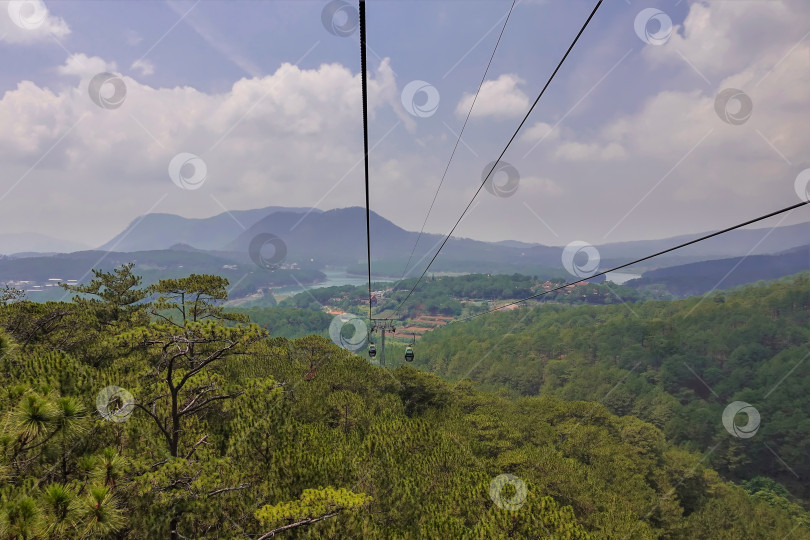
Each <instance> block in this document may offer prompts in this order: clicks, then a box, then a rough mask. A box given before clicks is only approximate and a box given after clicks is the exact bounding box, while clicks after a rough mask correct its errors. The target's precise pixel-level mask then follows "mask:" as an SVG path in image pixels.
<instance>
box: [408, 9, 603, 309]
mask: <svg viewBox="0 0 810 540" xmlns="http://www.w3.org/2000/svg"><path fill="white" fill-rule="evenodd" d="M602 1H603V0H599V1H598V2H597V3H596V6H595V7H594V8H593V11H591V14H590V15H589V16H588V18H587V20H586V21H585V24H583V25H582V28H580V29H579V32H578V33H577V35H576V37H575V38H574V41H572V42H571V45H570V46H569V47H568V50H566V51H565V54H564V55H563V57H562V59H561V60H560V62H559V63H558V64H557V67H556V68H554V71H553V72H552V73H551V76H550V77H549V78H548V81H546V84H545V86H543V89H542V90H540V93H539V94H538V96H537V99H535V100H534V103H532V106H531V107H529V111H528V112H527V113H526V116H524V117H523V120H521V121H520V124H519V125H518V127H517V129H516V130H515V132H514V133H513V134H512V137H511V138H510V139H509V142H507V143H506V146H505V147H504V149H503V151H502V152H501V155H500V156H498V159H496V160H495V161H494V162H493V163H492V168H491V169H490V170H489V173H487V175H486V177H485V178H484V180H483V182H481V185H480V186H478V189H477V190H476V192H475V195H473V197H472V199H471V200H470V203H469V204H468V205H467V207H466V208H465V209H464V211H463V212H462V213H461V216H460V217H459V218H458V221H456V224H455V225H453V228H452V229H450V232H449V233H447V236H446V237H445V239H444V241H442V243H441V245H440V246H439V249H438V250H437V251H436V253H435V254H434V255H433V258H432V259H430V262H429V263H428V265H427V266H426V267H425V270H424V271H423V272H422V275H421V276H419V279H417V280H416V283H415V284H414V286H413V288H412V289H411V290H410V292H408V294H407V295H406V296H405V299H404V300H403V301H402V302H400V304H399V305H398V306H397V307H396V309H394V315H395V314H396V313H397V311H399V310H400V308H401V307H402V306H403V304H405V302H407V301H408V298H410V297H411V295H412V294H413V292H414V291H415V290H416V287H418V286H419V283H420V282H421V281H422V278H424V277H425V274H427V271H428V270H429V269H430V267H431V265H432V264H433V262H434V261H435V260H436V257H438V256H439V253H441V251H442V248H444V246H445V244H447V241H448V240H450V237H451V236H452V235H453V232H455V230H456V227H458V224H459V223H461V220H462V219H464V216H465V215H466V214H467V211H468V210H469V209H470V207H471V206H472V204H473V202H474V201H475V198H476V197H477V196H478V194H479V193H480V192H481V189H483V187H484V185H485V184H486V183H487V181H488V180H489V177H490V176H492V173H493V171H495V168H496V167H497V166H498V163H500V161H501V158H503V155H504V154H505V153H506V151H507V150H508V149H509V146H510V145H511V144H512V142H513V141H514V140H515V138H516V137H517V134H518V132H520V129H521V128H522V127H523V124H525V123H526V121H527V120H528V119H529V115H530V114H531V113H532V111H533V110H534V108H535V106H536V105H537V103H538V102H539V101H540V98H541V97H543V94H544V93H545V92H546V89H547V88H548V87H549V85H550V84H551V81H553V80H554V77H555V76H556V75H557V72H558V71H559V70H560V68H561V67H562V65H563V63H565V60H566V59H567V58H568V55H569V54H570V53H571V50H573V48H574V46H575V45H576V44H577V42H578V41H579V38H580V36H582V34H583V32H585V29H586V28H587V27H588V24H590V22H591V20H592V19H593V17H594V15H596V11H597V10H598V9H599V6H601V5H602Z"/></svg>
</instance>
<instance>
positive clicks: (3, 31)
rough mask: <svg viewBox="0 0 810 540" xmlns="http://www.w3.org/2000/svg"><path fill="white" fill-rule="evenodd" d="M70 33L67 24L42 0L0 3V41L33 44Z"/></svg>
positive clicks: (18, 0)
mask: <svg viewBox="0 0 810 540" xmlns="http://www.w3.org/2000/svg"><path fill="white" fill-rule="evenodd" d="M69 33H70V28H69V27H68V25H67V23H66V22H65V21H64V20H62V19H61V18H59V17H54V16H53V15H51V14H50V12H49V11H48V8H47V7H46V6H45V4H44V3H43V2H42V1H41V0H15V1H9V2H0V41H5V42H6V43H20V44H31V43H37V42H42V41H51V40H52V39H53V37H56V38H62V37H64V36H66V35H68V34H69Z"/></svg>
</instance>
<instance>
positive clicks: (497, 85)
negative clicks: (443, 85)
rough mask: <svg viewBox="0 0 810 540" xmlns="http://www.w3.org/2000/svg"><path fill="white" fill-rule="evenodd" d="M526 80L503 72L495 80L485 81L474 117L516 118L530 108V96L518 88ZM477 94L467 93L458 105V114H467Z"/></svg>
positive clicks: (476, 103)
mask: <svg viewBox="0 0 810 540" xmlns="http://www.w3.org/2000/svg"><path fill="white" fill-rule="evenodd" d="M523 82H524V81H523V80H522V79H521V78H519V77H518V76H517V75H513V74H509V73H506V74H503V75H501V76H500V77H498V78H497V79H495V80H494V81H484V84H483V85H482V86H481V92H480V93H479V94H478V99H476V100H475V108H474V109H473V112H472V118H483V117H487V116H490V117H493V118H496V119H505V118H514V117H516V116H520V115H522V114H525V113H526V111H527V110H529V97H528V96H527V95H526V94H525V93H523V91H522V90H521V89H520V88H518V85H519V84H522V83H523ZM474 98H475V94H474V93H473V94H467V93H465V94H464V95H463V96H462V97H461V100H460V101H459V102H458V105H457V106H456V115H458V116H459V117H460V118H464V117H465V116H467V112H468V111H469V110H470V106H471V105H472V103H473V99H474Z"/></svg>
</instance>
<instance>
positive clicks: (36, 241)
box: [0, 206, 810, 294]
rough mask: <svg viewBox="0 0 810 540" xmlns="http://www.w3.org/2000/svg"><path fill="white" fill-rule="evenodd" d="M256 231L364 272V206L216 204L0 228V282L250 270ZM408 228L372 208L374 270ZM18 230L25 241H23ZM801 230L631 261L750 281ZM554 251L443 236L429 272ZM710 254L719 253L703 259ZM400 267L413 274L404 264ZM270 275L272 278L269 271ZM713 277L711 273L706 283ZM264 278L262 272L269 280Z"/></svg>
mask: <svg viewBox="0 0 810 540" xmlns="http://www.w3.org/2000/svg"><path fill="white" fill-rule="evenodd" d="M261 233H271V234H274V235H276V236H277V237H279V238H281V239H282V241H283V242H284V244H285V247H286V252H287V253H286V258H285V260H284V263H286V264H287V265H296V267H297V268H301V269H304V270H306V271H309V272H312V271H317V270H323V269H325V268H346V267H349V268H351V269H353V270H355V271H357V272H358V273H363V272H365V261H366V215H365V209H364V208H360V207H350V208H341V209H335V210H329V211H321V210H318V209H313V208H286V207H279V206H271V207H266V208H260V209H255V210H241V211H232V212H224V213H222V214H219V215H216V216H213V217H209V218H184V217H181V216H177V215H173V214H147V215H144V216H141V217H139V218H138V219H136V220H134V221H133V222H132V223H131V224H130V225H129V226H128V227H127V228H126V229H124V230H123V231H121V232H120V233H118V234H117V235H115V236H114V237H113V238H112V239H111V240H110V241H108V242H106V243H105V244H104V245H102V246H100V247H99V248H98V249H97V250H86V249H85V250H81V248H82V246H80V245H78V244H76V243H62V244H60V243H59V241H57V240H55V239H53V238H49V237H46V236H43V235H8V234H7V235H0V250H5V252H6V253H15V252H16V253H15V254H13V255H10V256H0V263H2V264H0V283H3V282H7V281H24V280H30V281H35V282H38V281H42V280H47V279H50V278H52V277H54V276H56V277H60V278H65V279H78V280H81V279H82V277H83V276H84V277H86V275H87V274H88V272H89V269H90V268H96V267H102V268H104V269H105V270H109V269H111V268H112V267H114V266H116V265H118V264H121V263H122V262H126V261H135V262H136V269H137V270H139V271H141V272H144V273H146V274H148V275H149V277H150V278H152V279H157V278H160V277H161V275H163V274H165V275H167V276H168V275H172V276H174V274H176V273H178V272H180V273H182V272H186V273H188V272H191V271H197V272H201V271H208V272H211V271H222V272H226V273H233V271H234V270H235V269H237V270H238V272H239V273H240V274H241V273H242V271H243V270H244V271H245V272H251V273H252V272H253V270H255V269H256V265H255V264H254V263H253V261H252V260H251V258H250V256H249V253H248V250H249V249H248V248H249V245H250V243H251V240H253V239H254V238H255V237H256V236H257V235H259V234H261ZM698 236H700V235H698V234H696V235H690V236H678V237H672V238H665V239H660V240H641V241H634V242H617V243H608V244H603V245H597V248H598V250H599V253H600V255H601V265H600V268H601V269H606V268H610V267H612V266H615V265H618V264H623V263H626V262H628V261H630V260H632V259H635V258H639V257H643V256H646V255H649V254H651V253H654V252H657V251H661V250H663V249H666V248H669V247H672V246H674V245H676V244H679V243H682V242H685V241H687V240H691V239H693V238H696V237H698ZM417 237H418V234H417V233H416V232H412V231H406V230H405V229H402V228H401V227H399V226H397V225H395V224H394V223H392V222H391V221H389V220H387V219H385V218H384V217H382V216H380V215H378V214H376V213H373V212H372V213H371V253H372V269H373V273H374V274H376V275H380V276H382V275H388V276H395V277H399V276H400V275H401V274H402V272H403V270H404V268H405V263H406V262H407V261H408V259H410V264H409V268H413V269H414V270H415V273H416V274H417V275H418V274H419V273H420V272H421V270H422V269H423V268H424V267H425V265H426V264H427V262H428V261H429V260H430V258H431V257H432V256H433V253H435V250H436V249H437V247H438V245H439V244H440V243H441V241H442V240H443V238H444V237H443V236H442V235H437V234H424V235H422V237H421V238H420V239H419V243H418V245H417V247H416V249H415V250H413V256H411V251H412V249H413V248H414V243H415V242H416V239H417ZM26 239H28V240H29V241H30V244H24V241H25V240H26ZM808 239H810V222H809V223H802V224H798V225H791V226H784V227H776V228H760V229H742V230H737V231H732V232H730V233H727V234H725V235H723V236H721V237H717V238H714V239H712V240H709V241H706V242H702V243H700V244H696V245H693V246H690V247H688V248H685V249H683V250H680V251H678V252H675V253H673V254H667V255H665V256H662V257H660V258H656V259H654V260H651V261H648V262H646V263H645V264H644V265H643V266H639V267H636V268H633V269H632V270H634V271H636V272H638V273H642V272H645V275H644V278H645V280H644V283H645V284H647V285H651V284H654V283H658V284H665V286H672V287H675V288H676V289H678V290H679V291H702V290H703V289H706V290H708V288H711V287H712V286H713V285H714V283H715V282H716V281H717V280H718V279H720V278H722V275H718V272H721V273H722V272H723V270H722V269H724V268H726V269H728V268H733V269H734V272H735V274H738V275H737V276H736V277H735V278H734V279H731V280H728V285H725V286H731V285H733V284H738V283H737V282H738V281H739V280H747V281H755V280H758V279H766V278H769V277H779V275H785V273H792V272H796V271H800V270H805V269H809V268H810V261H808V260H807V259H806V258H805V259H803V258H802V255H801V254H802V253H803V252H802V251H800V250H799V251H796V252H789V250H795V249H796V248H805V247H806V246H808V244H810V240H808ZM77 247H78V250H77V249H76V248H77ZM10 248H13V249H10ZM43 248H46V249H43ZM40 250H41V251H46V252H59V251H61V252H68V251H77V252H76V253H73V254H71V255H54V254H53V253H32V252H36V251H40ZM79 250H80V251H79ZM562 251H563V247H562V246H546V245H542V244H531V243H526V242H517V241H508V240H507V241H501V242H483V241H479V240H473V239H468V238H451V239H450V240H449V241H448V242H447V244H446V245H445V247H444V249H443V250H442V252H441V254H440V256H439V257H438V258H437V259H436V261H435V263H434V264H433V266H432V267H431V269H432V270H434V271H437V272H440V271H454V272H489V273H505V272H508V273H511V272H521V273H526V274H531V275H545V276H549V277H551V276H555V277H556V276H559V277H571V276H570V275H568V274H566V273H565V271H564V270H563V268H562V264H561V256H562ZM105 252H107V253H106V255H105ZM760 255H770V256H771V258H767V257H766V258H754V257H752V256H760ZM735 257H736V258H746V257H747V259H745V262H744V264H743V263H740V264H737V262H738V261H735V260H731V259H733V258H735ZM715 260H726V261H727V262H715V263H712V264H708V265H706V264H704V263H705V262H706V261H715ZM694 263H699V264H697V265H695V264H694ZM735 264H736V266H735ZM666 267H670V268H669V273H666V272H663V271H662V270H657V269H662V268H666ZM221 269H225V270H221ZM304 270H302V271H304ZM726 271H727V270H726ZM775 274H779V275H775ZM317 275H319V274H310V275H308V277H307V278H305V279H303V280H302V282H310V283H311V282H312V279H317ZM409 275H413V272H411V273H410V274H409ZM689 276H700V286H697V285H695V286H690V285H689V284H688V283H687V281H688V278H689ZM760 276H761V277H760ZM237 277H238V276H237ZM273 279H275V280H276V281H277V280H278V276H275V277H274V278H273ZM712 280H714V282H712V283H710V284H708V285H706V284H707V283H709V282H711V281H712ZM260 281H261V274H257V275H255V276H253V277H252V278H251V283H252V284H253V285H255V286H256V287H259V286H260V285H261V283H260ZM271 281H273V280H272V279H269V278H268V283H270V282H271ZM284 281H286V279H285V280H284ZM747 281H743V282H747ZM696 294H699V292H697V293H696Z"/></svg>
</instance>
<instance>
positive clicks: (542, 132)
mask: <svg viewBox="0 0 810 540" xmlns="http://www.w3.org/2000/svg"><path fill="white" fill-rule="evenodd" d="M559 138H560V130H559V129H557V128H555V127H554V126H552V125H551V124H547V123H546V122H535V124H534V125H533V126H532V127H530V128H528V129H526V130H524V131H523V135H522V136H521V140H522V141H524V142H530V143H536V142H539V141H549V142H551V141H556V140H557V139H559Z"/></svg>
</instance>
